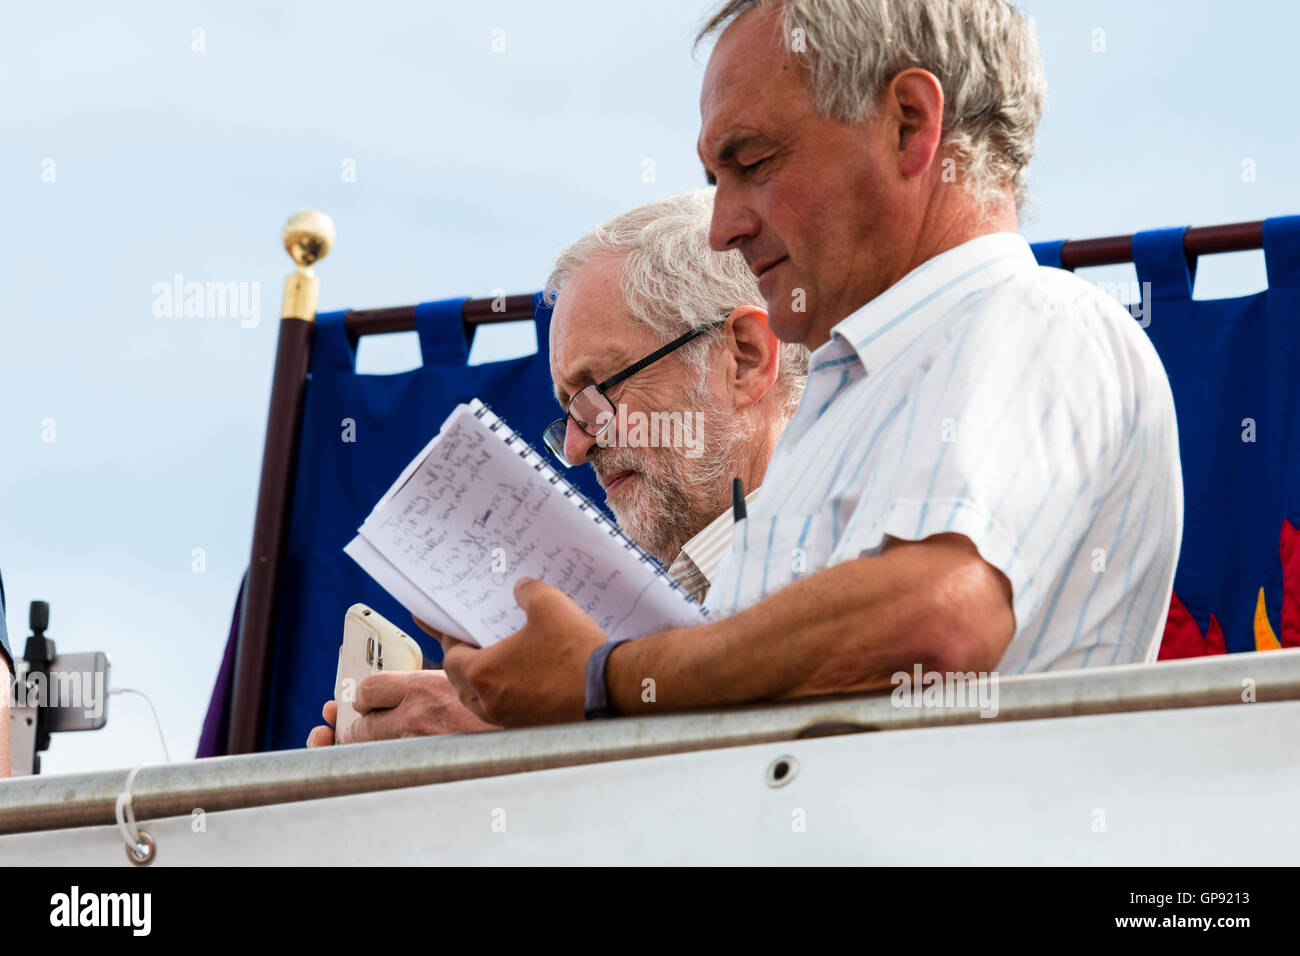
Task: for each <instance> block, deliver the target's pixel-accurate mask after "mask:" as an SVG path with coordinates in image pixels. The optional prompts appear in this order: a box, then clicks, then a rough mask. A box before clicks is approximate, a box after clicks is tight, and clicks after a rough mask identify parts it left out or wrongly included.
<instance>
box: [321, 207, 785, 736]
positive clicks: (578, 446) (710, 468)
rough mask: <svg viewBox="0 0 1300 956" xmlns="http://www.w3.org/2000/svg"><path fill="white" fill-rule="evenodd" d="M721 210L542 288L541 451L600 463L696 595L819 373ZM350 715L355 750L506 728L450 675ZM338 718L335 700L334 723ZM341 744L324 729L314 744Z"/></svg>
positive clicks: (657, 213) (370, 684)
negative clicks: (545, 349) (720, 235)
mask: <svg viewBox="0 0 1300 956" xmlns="http://www.w3.org/2000/svg"><path fill="white" fill-rule="evenodd" d="M712 215H713V191H712V190H710V189H701V190H696V191H695V192H691V193H686V194H684V195H680V196H673V197H671V198H668V199H663V200H659V201H658V202H654V203H650V204H649V205H646V206H642V207H640V208H637V209H634V210H632V211H630V212H627V213H624V214H622V215H620V216H617V217H615V218H614V219H611V220H609V221H608V222H606V223H604V224H602V225H600V226H598V227H597V228H596V229H594V230H592V231H591V232H590V233H588V234H587V235H586V236H584V237H583V238H581V239H579V240H578V241H577V242H575V243H573V245H571V246H569V247H568V248H567V249H565V250H564V251H563V252H561V253H560V255H559V256H558V257H557V258H556V262H555V267H554V269H553V270H552V272H551V275H550V278H549V279H548V280H547V283H546V290H547V296H548V299H549V300H550V301H551V302H552V303H553V304H554V306H555V312H554V315H553V317H552V319H551V341H550V362H551V377H552V379H553V380H554V382H555V398H556V400H557V401H558V402H559V404H560V407H561V410H562V411H563V413H564V414H563V415H562V416H561V417H560V418H559V419H557V420H556V421H555V422H554V423H553V424H552V425H551V426H550V428H548V429H547V431H546V434H545V435H544V436H543V440H544V443H545V444H546V445H547V447H549V448H550V449H551V451H552V452H553V453H554V455H555V457H556V458H557V459H558V460H559V461H560V462H561V463H562V464H563V465H564V466H566V467H570V468H572V467H579V466H581V465H584V464H590V465H591V466H592V467H593V468H594V469H595V471H596V476H597V479H598V480H599V481H600V484H601V487H603V488H604V489H605V495H606V504H607V505H608V506H609V508H610V510H611V511H613V513H614V516H615V517H616V518H617V519H618V523H619V525H620V527H621V528H622V529H623V531H624V532H625V533H626V534H627V535H628V537H630V538H631V539H632V540H633V541H635V542H636V543H637V544H638V545H639V546H640V547H641V548H642V549H643V550H645V551H646V552H648V553H649V554H651V555H652V556H654V557H655V558H656V559H657V560H658V561H659V562H660V563H662V564H663V565H665V566H666V567H668V569H669V573H670V574H672V576H673V577H674V578H676V579H677V580H678V581H679V582H680V583H681V585H682V586H683V587H684V588H685V589H686V590H687V591H689V592H690V593H691V594H692V595H693V596H695V597H696V598H697V599H699V600H703V599H704V597H705V596H706V594H707V592H708V589H709V584H710V582H711V580H712V578H713V575H714V572H715V571H716V570H717V567H718V564H719V562H720V561H721V560H722V556H723V554H724V553H725V552H726V550H727V549H728V548H729V547H730V544H731V530H732V520H733V519H732V512H731V488H732V480H733V479H734V478H740V479H741V481H742V482H743V484H744V487H745V488H746V489H748V490H749V492H750V495H749V497H752V496H753V494H754V492H755V491H756V490H757V488H758V486H759V484H760V483H761V482H762V480H763V475H764V473H765V471H766V469H767V464H768V461H769V460H770V459H771V457H772V451H773V449H774V448H775V447H776V442H777V439H778V438H779V437H780V435H781V431H782V430H783V429H784V427H785V425H786V423H787V422H788V421H789V419H790V416H791V415H792V414H793V413H794V409H795V408H796V407H797V405H798V403H799V397H800V394H801V392H802V390H803V383H804V380H805V378H806V375H807V368H808V351H807V349H806V348H804V347H803V346H801V345H792V344H785V343H782V342H780V341H778V340H777V338H776V336H775V335H773V334H772V332H771V330H770V329H769V328H768V326H767V312H766V311H765V309H764V307H763V306H762V305H761V303H762V301H763V299H762V296H761V295H760V294H759V291H758V284H757V282H756V280H755V278H754V276H753V274H752V273H751V272H750V270H749V268H748V266H747V265H746V264H745V260H744V258H743V257H742V256H741V255H740V254H739V253H736V252H731V251H728V252H716V251H714V250H712V249H710V248H709V228H710V223H711V219H712ZM416 623H420V622H418V621H417V622H416ZM421 626H422V627H423V625H421ZM426 630H428V629H427V628H426ZM430 633H431V634H434V636H436V637H439V638H442V635H438V634H436V633H435V632H433V631H430ZM355 706H356V709H357V711H358V712H359V713H360V714H361V715H362V716H361V718H360V719H359V720H357V721H356V722H355V723H354V724H353V726H352V729H351V733H350V735H349V738H348V740H349V742H359V741H366V740H383V739H389V738H394V737H414V736H427V735H431V734H441V733H464V732H470V731H479V730H491V729H496V728H495V725H493V724H491V723H488V722H486V721H484V720H482V719H480V718H479V717H478V716H476V715H475V714H474V713H472V712H471V711H470V710H468V709H467V708H466V707H464V706H463V705H462V704H461V702H460V701H459V700H458V697H457V691H456V689H455V688H454V687H453V686H452V685H451V684H450V682H449V681H448V680H447V677H446V675H445V674H444V673H443V672H442V671H440V670H425V671H419V672H415V673H405V674H403V673H388V674H374V675H371V676H370V677H367V678H366V679H365V680H364V681H362V683H361V684H360V685H359V687H358V688H357V699H356V702H355ZM336 712H337V711H336V705H335V702H334V701H329V702H328V703H326V704H325V707H324V710H323V711H322V713H323V716H324V718H325V720H326V721H327V722H328V723H329V724H330V725H333V723H334V719H335V716H336ZM333 742H334V735H333V731H332V730H331V728H330V727H329V726H319V727H316V728H314V729H313V730H312V732H311V734H310V736H309V737H308V739H307V745H308V746H309V747H312V746H323V745H327V744H332V743H333Z"/></svg>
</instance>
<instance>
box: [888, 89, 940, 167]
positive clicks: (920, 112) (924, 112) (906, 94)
mask: <svg viewBox="0 0 1300 956" xmlns="http://www.w3.org/2000/svg"><path fill="white" fill-rule="evenodd" d="M943 104H944V99H943V87H942V86H940V85H939V81H938V80H937V79H936V78H935V76H934V74H933V73H930V72H928V71H926V70H921V69H916V68H913V69H908V70H903V71H902V72H901V73H899V74H898V75H897V76H895V77H894V78H893V79H892V80H891V81H890V83H889V85H888V86H887V87H886V88H885V91H884V94H883V96H882V102H881V106H882V108H883V110H884V111H885V112H886V114H887V115H888V116H889V118H890V119H891V120H892V122H893V123H894V124H896V125H897V128H898V143H897V147H896V149H897V160H898V171H899V173H901V174H902V175H903V176H904V177H905V178H908V179H911V178H913V177H916V176H920V175H921V174H923V173H924V172H925V171H926V170H928V169H929V168H930V165H931V163H933V162H934V158H935V155H936V154H937V153H938V152H939V141H940V140H941V139H942V138H943Z"/></svg>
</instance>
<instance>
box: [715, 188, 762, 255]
mask: <svg viewBox="0 0 1300 956" xmlns="http://www.w3.org/2000/svg"><path fill="white" fill-rule="evenodd" d="M757 234H758V217H757V216H755V215H754V212H753V210H752V209H750V208H748V206H747V205H746V204H745V203H744V202H743V201H742V200H741V198H740V197H738V196H737V195H736V190H735V189H734V188H733V187H731V186H724V185H722V184H721V183H720V184H719V185H718V187H717V189H716V190H715V191H714V194H713V219H712V220H711V221H710V222H709V248H711V249H713V251H714V252H726V251H727V250H728V249H735V248H736V247H737V246H738V245H740V243H742V242H743V241H744V240H746V239H752V238H753V237H754V236H756V235H757Z"/></svg>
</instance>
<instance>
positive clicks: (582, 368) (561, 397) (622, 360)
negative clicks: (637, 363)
mask: <svg viewBox="0 0 1300 956" xmlns="http://www.w3.org/2000/svg"><path fill="white" fill-rule="evenodd" d="M632 361H633V360H632V359H629V358H628V357H627V354H626V353H625V352H623V351H622V350H616V351H613V352H611V353H610V354H609V357H608V359H606V360H604V361H600V362H593V361H592V360H590V359H584V360H583V361H582V362H581V363H580V364H579V365H578V367H577V368H576V369H575V370H574V373H573V375H572V376H569V375H564V374H561V375H560V378H561V380H562V381H563V382H565V383H566V384H567V383H573V384H574V385H576V386H577V387H576V388H575V389H574V390H573V394H574V395H576V394H577V393H578V392H579V391H581V390H582V389H583V388H586V387H587V386H588V385H592V384H595V383H596V382H603V381H604V380H605V379H606V378H608V377H609V376H610V375H613V374H614V372H616V371H618V370H619V369H623V368H627V367H628V366H629V365H631V364H632ZM604 366H608V367H609V371H608V372H605V373H604V374H599V373H600V369H601V368H602V367H604ZM598 375H599V377H597V376H598ZM555 400H556V401H557V402H559V403H560V407H561V408H564V407H567V406H568V402H569V398H568V396H566V395H565V394H564V393H563V392H561V391H560V386H559V385H558V384H557V385H556V386H555Z"/></svg>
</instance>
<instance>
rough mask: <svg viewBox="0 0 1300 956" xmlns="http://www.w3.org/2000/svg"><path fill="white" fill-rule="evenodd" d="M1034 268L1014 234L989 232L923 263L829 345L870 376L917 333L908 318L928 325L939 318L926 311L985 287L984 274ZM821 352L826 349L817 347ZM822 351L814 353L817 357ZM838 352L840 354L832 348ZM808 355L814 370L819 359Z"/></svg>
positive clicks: (838, 328) (843, 326)
mask: <svg viewBox="0 0 1300 956" xmlns="http://www.w3.org/2000/svg"><path fill="white" fill-rule="evenodd" d="M995 264H996V265H997V266H1000V267H1001V268H1000V269H999V270H998V271H999V272H1003V271H1005V270H1006V269H1007V268H1013V269H1014V268H1017V267H1030V268H1032V267H1035V266H1037V264H1038V262H1037V260H1036V259H1035V258H1034V252H1033V250H1032V249H1030V248H1029V243H1028V242H1026V241H1025V239H1024V237H1023V236H1021V235H1019V234H1018V233H1014V232H994V233H989V234H988V235H984V236H979V237H977V238H975V239H971V240H969V241H967V242H964V243H962V244H961V245H959V246H954V247H953V248H952V249H949V250H948V251H947V252H941V253H940V254H939V255H937V256H935V257H934V258H932V259H927V260H926V261H925V262H923V263H921V264H920V265H919V266H917V267H916V268H915V269H913V270H912V271H911V272H909V273H908V274H907V275H905V276H903V278H901V279H899V280H898V281H897V282H895V283H894V284H893V285H891V286H890V287H889V288H888V289H886V290H885V291H884V292H882V293H880V295H878V296H876V297H875V298H874V299H872V300H871V301H870V302H868V303H867V304H866V305H864V306H863V307H862V308H860V309H858V310H857V311H856V312H854V313H852V314H850V315H849V316H847V317H846V318H844V319H841V320H840V322H839V323H838V324H836V325H835V327H834V328H832V329H831V341H830V342H828V343H827V345H830V344H831V343H832V342H834V341H835V340H836V339H837V338H838V339H840V340H842V341H843V342H844V343H845V344H847V345H848V346H849V348H850V349H852V350H853V351H855V352H857V354H858V358H859V359H861V361H862V365H863V367H864V368H865V369H866V370H867V372H868V373H872V372H874V371H876V370H877V369H879V368H880V367H881V366H883V365H884V364H886V363H887V362H888V361H889V359H890V358H892V357H893V356H894V355H895V354H897V352H898V351H899V349H901V348H902V347H903V346H904V345H906V344H907V343H908V342H910V341H911V340H912V337H913V336H915V335H916V334H917V332H918V331H919V328H918V323H917V322H916V321H912V317H913V316H924V317H925V318H924V319H923V321H925V322H932V321H934V320H935V319H936V318H938V316H936V315H935V314H933V313H926V312H925V311H924V310H925V306H927V305H928V304H930V303H931V302H932V301H934V300H936V299H938V298H939V297H941V296H943V297H945V298H951V295H950V294H953V293H955V294H956V295H957V296H958V297H960V296H961V295H963V294H966V293H969V292H971V291H973V290H975V289H978V288H980V287H981V286H984V285H987V284H988V280H989V269H990V267H992V266H994V265H995ZM822 348H826V346H822ZM821 351H822V349H818V350H817V352H818V353H820V352H821ZM836 351H837V352H841V353H842V352H845V351H846V350H845V349H843V348H837V349H836ZM819 357H821V356H819V355H818V354H817V353H814V355H813V362H814V364H816V362H817V360H818V359H819Z"/></svg>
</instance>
